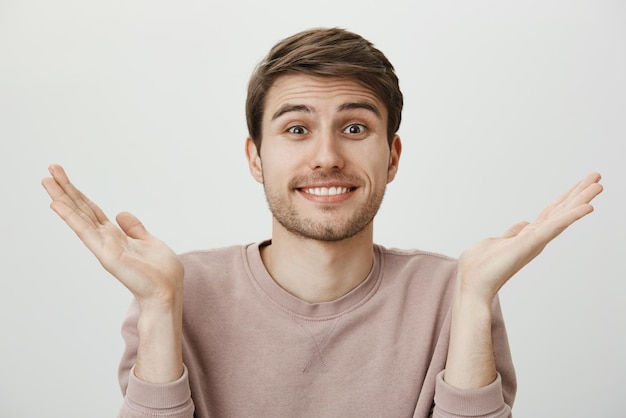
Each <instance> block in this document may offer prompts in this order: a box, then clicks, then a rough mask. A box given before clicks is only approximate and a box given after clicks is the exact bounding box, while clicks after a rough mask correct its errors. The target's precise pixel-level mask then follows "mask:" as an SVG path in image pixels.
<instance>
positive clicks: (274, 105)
mask: <svg viewBox="0 0 626 418" xmlns="http://www.w3.org/2000/svg"><path fill="white" fill-rule="evenodd" d="M352 102H354V103H368V104H370V105H372V106H374V107H376V108H378V110H379V112H380V113H381V114H383V112H384V116H385V115H386V108H385V106H384V104H383V103H382V101H381V100H380V99H379V98H378V96H377V95H376V94H375V93H374V92H373V91H372V90H371V89H368V88H366V87H364V86H363V85H362V84H359V83H358V82H356V81H354V80H352V79H349V78H335V77H316V76H311V75H306V74H288V75H283V76H280V77H278V78H277V79H276V81H275V82H274V84H272V87H271V88H270V89H269V91H268V94H267V97H266V100H265V112H264V113H265V116H266V117H268V116H269V117H271V115H272V114H273V112H274V111H275V110H276V109H278V108H280V107H281V106H283V105H285V104H294V105H299V104H303V105H310V104H317V105H323V104H325V103H328V104H329V105H331V106H340V105H342V104H345V103H352ZM315 107H316V108H317V106H315Z"/></svg>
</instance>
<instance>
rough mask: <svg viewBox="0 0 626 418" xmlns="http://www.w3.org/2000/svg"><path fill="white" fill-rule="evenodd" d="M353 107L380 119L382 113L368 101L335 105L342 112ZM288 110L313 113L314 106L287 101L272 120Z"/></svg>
mask: <svg viewBox="0 0 626 418" xmlns="http://www.w3.org/2000/svg"><path fill="white" fill-rule="evenodd" d="M353 109H365V110H368V111H370V112H372V113H373V114H374V115H376V116H377V117H378V119H382V114H381V112H380V110H379V109H378V107H376V106H375V105H373V104H371V103H368V102H349V103H344V104H342V105H340V106H339V107H337V112H344V111H346V110H353ZM289 112H304V113H313V112H315V108H313V107H311V106H307V105H303V104H290V103H287V104H285V105H283V106H281V107H280V109H278V110H277V111H276V112H275V113H274V114H273V115H272V120H275V119H278V118H279V117H281V116H282V115H284V114H285V113H289Z"/></svg>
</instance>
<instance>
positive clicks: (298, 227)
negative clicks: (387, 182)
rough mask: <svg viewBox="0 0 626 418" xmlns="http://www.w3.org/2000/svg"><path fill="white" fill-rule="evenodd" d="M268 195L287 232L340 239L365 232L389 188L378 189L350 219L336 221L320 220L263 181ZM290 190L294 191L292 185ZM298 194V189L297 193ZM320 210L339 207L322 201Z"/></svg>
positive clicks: (306, 236) (315, 238)
mask: <svg viewBox="0 0 626 418" xmlns="http://www.w3.org/2000/svg"><path fill="white" fill-rule="evenodd" d="M263 188H264V190H265V198H266V200H267V204H268V205H269V209H270V211H271V212H272V215H273V216H274V218H276V220H277V221H278V223H280V224H281V225H282V226H283V227H284V228H285V229H286V230H287V231H289V232H291V233H293V234H295V235H297V236H299V237H301V238H306V239H313V240H317V241H324V242H338V241H343V240H345V239H348V238H352V237H354V236H355V235H357V234H358V233H360V232H361V231H363V230H364V229H365V228H366V227H367V226H368V225H369V224H370V223H372V221H373V220H374V216H376V213H378V209H379V208H380V205H381V204H382V201H383V197H384V195H385V189H386V187H385V188H383V189H382V190H376V191H375V192H374V194H373V195H372V196H371V198H370V199H369V200H368V201H367V202H365V203H364V204H363V205H360V206H359V208H358V209H357V211H356V212H355V213H354V214H353V215H352V216H350V218H348V219H342V220H336V221H333V222H332V223H322V222H317V221H315V220H313V219H311V218H305V217H304V216H302V214H300V212H299V211H298V209H297V208H296V207H295V205H294V204H293V202H292V201H290V199H289V197H288V196H287V197H285V196H281V194H280V192H278V191H275V190H272V189H271V188H269V187H267V185H266V184H265V182H264V183H263ZM290 190H293V189H292V188H290ZM295 193H297V192H295ZM318 210H319V211H322V212H332V211H335V210H337V208H336V207H335V206H333V205H324V204H319V208H318Z"/></svg>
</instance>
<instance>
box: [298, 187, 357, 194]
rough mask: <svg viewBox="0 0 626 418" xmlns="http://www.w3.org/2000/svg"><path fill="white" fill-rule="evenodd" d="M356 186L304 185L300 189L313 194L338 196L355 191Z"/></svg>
mask: <svg viewBox="0 0 626 418" xmlns="http://www.w3.org/2000/svg"><path fill="white" fill-rule="evenodd" d="M355 189H356V187H340V186H332V187H302V188H299V189H298V190H299V191H301V192H303V193H307V194H310V195H313V196H337V195H344V194H348V193H350V192H352V191H354V190H355Z"/></svg>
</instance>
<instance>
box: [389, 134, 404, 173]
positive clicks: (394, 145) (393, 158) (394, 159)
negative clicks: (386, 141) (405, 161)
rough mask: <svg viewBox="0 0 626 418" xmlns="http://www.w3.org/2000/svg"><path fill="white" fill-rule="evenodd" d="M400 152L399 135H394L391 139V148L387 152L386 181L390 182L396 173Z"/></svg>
mask: <svg viewBox="0 0 626 418" xmlns="http://www.w3.org/2000/svg"><path fill="white" fill-rule="evenodd" d="M401 153H402V142H401V141H400V137H399V136H398V135H395V136H394V137H393V141H391V149H390V153H389V168H388V169H387V183H391V182H392V181H393V179H394V178H395V177H396V174H397V173H398V164H400V154H401Z"/></svg>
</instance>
